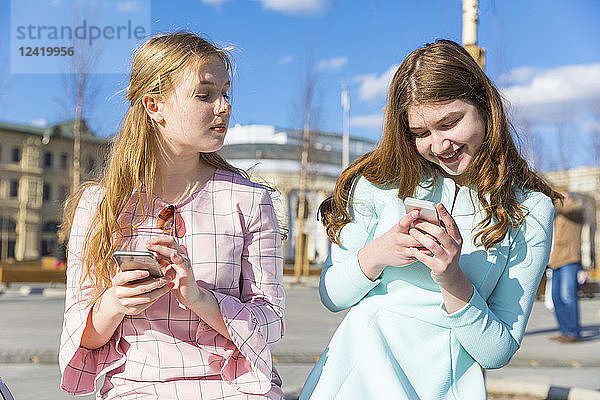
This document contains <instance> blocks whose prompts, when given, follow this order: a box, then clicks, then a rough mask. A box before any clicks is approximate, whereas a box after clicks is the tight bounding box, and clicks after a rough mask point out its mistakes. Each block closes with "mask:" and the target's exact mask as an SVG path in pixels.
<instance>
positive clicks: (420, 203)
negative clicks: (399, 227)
mask: <svg viewBox="0 0 600 400" xmlns="http://www.w3.org/2000/svg"><path fill="white" fill-rule="evenodd" d="M404 207H405V208H406V213H407V214H408V213H409V212H411V211H412V210H419V219H422V220H425V221H427V222H430V223H432V224H434V225H438V226H442V224H441V222H440V217H439V215H438V212H437V210H436V209H435V203H433V202H431V201H428V200H419V199H414V198H412V197H407V198H405V199H404Z"/></svg>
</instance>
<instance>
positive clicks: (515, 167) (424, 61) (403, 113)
mask: <svg viewBox="0 0 600 400" xmlns="http://www.w3.org/2000/svg"><path fill="white" fill-rule="evenodd" d="M455 99H463V100H466V101H469V102H471V103H473V104H474V105H475V106H476V107H477V110H478V111H479V113H480V114H481V116H482V118H483V120H484V122H485V136H484V140H483V143H482V144H481V147H480V149H479V152H478V153H477V155H476V156H475V157H474V159H473V160H472V162H471V164H470V165H469V167H468V169H467V171H466V172H465V174H466V178H467V179H466V181H467V183H468V184H474V185H476V188H477V198H478V200H479V202H480V203H481V205H482V206H483V209H484V211H485V217H484V219H483V220H482V221H481V222H480V223H479V224H478V226H477V227H476V228H477V232H476V233H475V234H474V236H473V242H475V241H476V240H477V239H478V238H480V239H481V243H482V244H483V245H484V246H485V248H486V249H489V248H490V247H493V246H494V245H495V244H497V243H499V242H500V241H501V240H502V238H503V237H504V236H505V235H506V233H507V232H508V229H509V227H516V226H519V225H520V224H521V223H522V222H523V219H524V218H525V215H526V212H527V210H525V209H524V206H523V205H522V204H520V203H519V202H518V201H517V198H516V196H515V193H514V192H513V189H514V188H515V187H516V188H520V189H521V190H524V191H527V190H535V191H539V192H542V193H544V194H545V195H547V196H549V197H550V198H551V199H553V200H557V199H559V198H561V197H562V196H561V195H560V194H559V193H557V192H555V191H554V190H552V188H551V187H550V186H549V185H548V184H547V183H546V182H545V181H544V180H543V179H542V178H541V177H540V176H539V175H538V174H537V173H536V172H535V171H533V170H531V169H530V168H529V166H528V165H527V162H526V161H525V160H524V159H523V157H521V155H520V154H519V151H518V149H517V147H516V146H515V143H514V142H513V138H512V136H511V133H514V130H513V129H512V126H511V125H510V124H509V122H508V120H507V118H506V115H505V112H504V106H503V104H502V98H501V96H500V93H499V92H498V90H497V89H496V88H495V87H494V85H493V84H492V82H491V81H490V80H489V78H488V77H487V76H486V75H485V73H484V72H483V70H482V69H481V68H480V67H479V66H478V65H477V63H476V62H475V60H474V59H473V58H472V57H471V56H470V55H469V53H468V52H467V51H466V50H465V49H464V48H463V47H462V46H460V45H459V44H457V43H455V42H453V41H450V40H438V41H436V42H435V43H430V44H427V45H425V46H424V47H421V48H419V49H417V50H415V51H413V52H412V53H411V54H410V55H409V56H408V57H407V58H406V59H405V60H404V61H403V62H402V64H401V65H400V67H399V68H398V70H397V71H396V74H395V75H394V78H393V79H392V82H391V84H390V90H389V94H388V99H387V104H386V107H385V118H384V126H383V134H382V137H381V140H380V142H379V143H378V146H377V148H376V149H375V150H373V151H372V152H370V153H367V154H365V155H364V156H362V157H360V158H359V159H357V160H356V161H355V162H353V163H352V164H351V165H350V166H349V167H348V168H347V169H346V170H344V171H343V172H342V174H341V176H340V178H339V179H338V181H337V183H336V186H335V189H334V193H333V195H332V196H330V197H329V198H327V199H326V200H325V201H324V202H323V203H322V204H321V206H320V207H319V212H320V214H321V217H322V221H323V224H324V225H325V228H326V230H327V235H328V236H329V238H330V239H331V240H332V241H333V242H334V243H338V244H339V233H340V231H341V229H342V228H343V227H344V226H345V225H346V224H348V223H349V222H351V217H350V214H349V212H348V210H347V205H348V202H349V201H350V198H349V197H350V192H351V189H352V185H353V183H354V182H355V180H356V179H358V177H359V176H361V175H362V176H364V177H365V178H366V179H367V180H368V181H369V182H371V183H373V184H376V185H387V184H395V185H398V186H399V189H398V197H399V198H402V199H403V198H405V197H407V196H413V195H414V194H415V190H416V188H417V185H419V183H420V182H421V181H422V179H423V178H424V177H426V176H433V177H434V178H436V177H437V176H439V175H440V174H441V170H440V168H439V167H438V166H437V165H434V164H432V163H430V162H428V161H427V160H425V159H424V158H423V157H421V156H420V155H419V153H418V152H417V149H416V147H415V142H414V137H413V135H411V134H410V130H409V126H408V108H409V107H410V106H411V105H416V104H431V103H439V102H444V101H449V100H455Z"/></svg>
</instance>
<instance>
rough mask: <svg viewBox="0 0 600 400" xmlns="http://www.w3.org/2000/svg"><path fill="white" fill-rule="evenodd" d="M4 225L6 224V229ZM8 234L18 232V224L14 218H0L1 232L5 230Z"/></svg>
mask: <svg viewBox="0 0 600 400" xmlns="http://www.w3.org/2000/svg"><path fill="white" fill-rule="evenodd" d="M4 223H6V228H5V227H4ZM5 229H6V231H7V232H16V230H17V223H16V222H15V220H14V219H12V218H0V230H5Z"/></svg>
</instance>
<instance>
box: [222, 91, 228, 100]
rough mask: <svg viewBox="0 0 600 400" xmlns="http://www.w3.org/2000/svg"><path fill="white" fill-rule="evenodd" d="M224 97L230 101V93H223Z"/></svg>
mask: <svg viewBox="0 0 600 400" xmlns="http://www.w3.org/2000/svg"><path fill="white" fill-rule="evenodd" d="M223 97H225V100H229V93H227V92H225V93H223Z"/></svg>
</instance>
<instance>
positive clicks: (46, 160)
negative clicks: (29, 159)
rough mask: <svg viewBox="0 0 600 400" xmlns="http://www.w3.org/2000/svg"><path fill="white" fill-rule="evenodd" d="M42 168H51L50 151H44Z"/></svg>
mask: <svg viewBox="0 0 600 400" xmlns="http://www.w3.org/2000/svg"><path fill="white" fill-rule="evenodd" d="M44 168H52V153H51V152H49V151H46V152H44Z"/></svg>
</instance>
